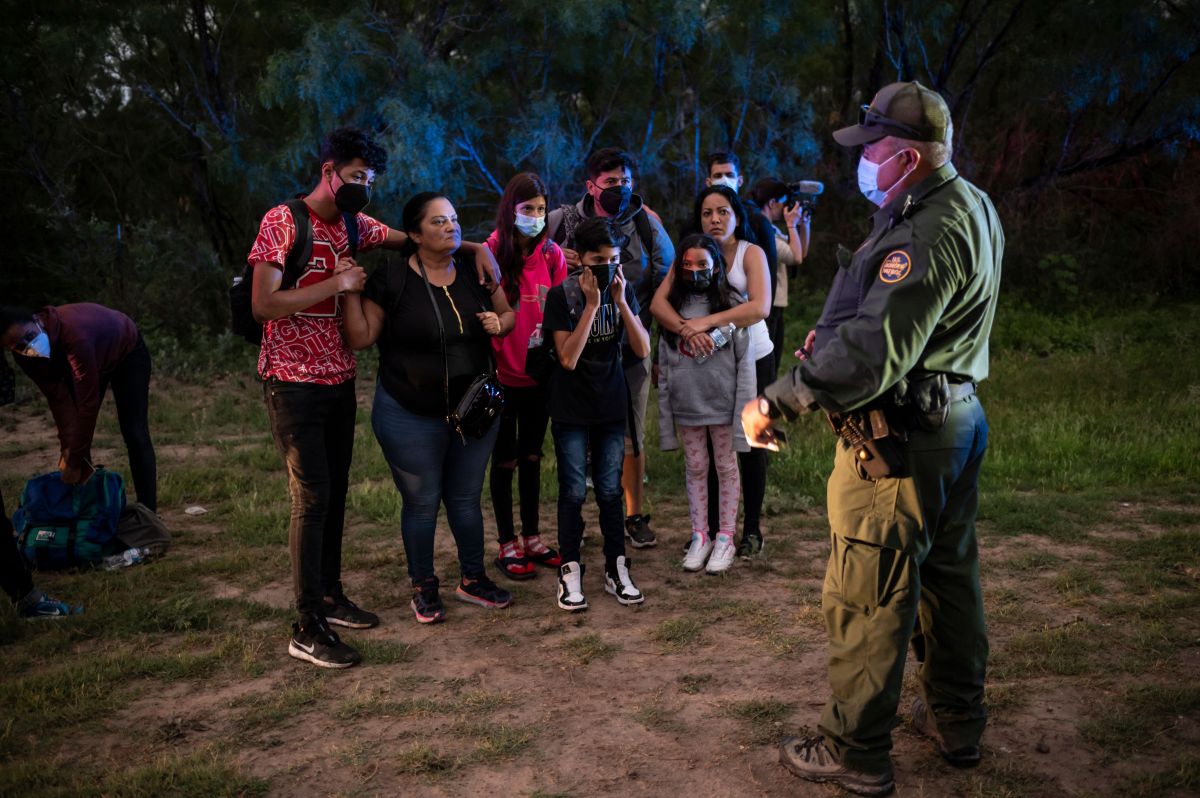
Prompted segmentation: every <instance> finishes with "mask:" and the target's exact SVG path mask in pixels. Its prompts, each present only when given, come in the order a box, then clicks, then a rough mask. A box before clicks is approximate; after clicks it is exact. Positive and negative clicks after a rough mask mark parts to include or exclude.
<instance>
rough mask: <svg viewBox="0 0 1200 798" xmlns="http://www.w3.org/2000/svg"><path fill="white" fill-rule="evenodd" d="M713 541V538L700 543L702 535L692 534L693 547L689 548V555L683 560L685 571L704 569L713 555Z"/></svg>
mask: <svg viewBox="0 0 1200 798" xmlns="http://www.w3.org/2000/svg"><path fill="white" fill-rule="evenodd" d="M713 545H714V543H713V541H712V539H711V538H709V539H708V540H706V541H704V542H703V543H701V542H700V535H698V534H697V533H695V532H693V533H692V545H690V546H688V550H687V554H686V555H685V556H684V558H683V570H685V571H699V570H700V569H701V568H703V567H704V563H705V562H707V561H708V555H710V554H712V550H713Z"/></svg>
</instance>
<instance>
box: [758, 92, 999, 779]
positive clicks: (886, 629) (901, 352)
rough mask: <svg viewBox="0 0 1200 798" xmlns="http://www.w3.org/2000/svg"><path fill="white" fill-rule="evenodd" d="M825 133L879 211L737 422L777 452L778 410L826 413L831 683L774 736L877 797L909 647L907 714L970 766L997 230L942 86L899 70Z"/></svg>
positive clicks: (889, 774) (982, 638) (790, 761)
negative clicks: (842, 149) (914, 679)
mask: <svg viewBox="0 0 1200 798" xmlns="http://www.w3.org/2000/svg"><path fill="white" fill-rule="evenodd" d="M833 135H834V139H835V140H836V141H837V142H838V143H839V144H841V145H843V146H847V147H854V146H859V145H862V146H863V154H862V159H861V161H860V163H859V167H858V183H859V188H860V190H861V191H862V192H863V194H864V195H865V196H866V197H867V198H868V199H870V200H871V201H872V202H874V203H875V204H876V205H879V206H880V208H879V210H878V211H877V212H876V213H875V214H874V216H873V218H872V221H873V229H872V230H871V234H870V235H869V236H868V237H867V240H866V241H864V242H863V244H862V245H861V246H860V247H859V248H858V250H857V251H856V252H854V253H853V254H850V253H849V252H845V251H843V253H842V254H841V257H840V258H839V265H840V268H839V270H838V273H837V276H836V278H835V280H834V283H833V287H832V289H831V291H830V294H829V296H828V298H827V300H826V303H825V308H824V311H823V312H822V315H821V319H820V321H819V322H818V325H817V327H816V329H815V330H814V331H813V332H812V333H810V334H809V340H808V341H807V342H806V349H807V351H805V352H803V354H804V356H805V357H804V362H802V363H801V364H800V365H798V366H796V367H795V368H793V369H792V370H791V372H790V373H789V374H788V375H786V376H785V377H783V378H782V379H780V380H778V381H776V382H775V383H773V384H772V385H770V386H769V387H768V388H767V389H766V391H765V392H764V395H763V396H760V397H759V398H758V399H757V400H755V401H754V402H751V403H750V404H748V405H747V406H746V408H745V409H744V410H743V413H742V422H743V425H744V427H745V429H746V437H747V439H748V440H752V441H757V442H758V444H759V445H768V446H772V445H775V444H774V439H775V433H774V430H773V428H772V425H773V424H774V422H775V421H776V420H778V419H779V418H785V419H788V420H791V419H794V418H795V417H796V416H797V415H799V414H800V413H804V412H810V411H815V410H818V409H820V410H823V411H825V412H826V413H827V414H828V415H829V419H830V422H831V424H832V426H833V427H834V430H835V432H837V433H838V435H839V441H838V443H837V451H836V454H835V457H834V467H833V473H832V474H831V475H830V477H829V485H828V504H829V508H828V509H829V523H830V528H831V531H832V535H831V542H832V546H831V551H830V555H829V563H828V567H827V570H826V574H825V584H824V589H823V595H822V611H823V614H824V616H825V623H826V627H827V630H828V634H829V681H830V686H831V688H832V696H831V697H830V699H829V701H828V703H827V704H826V706H825V709H824V712H823V713H822V715H821V721H820V724H819V727H818V728H819V731H820V732H821V734H820V735H819V736H816V737H810V738H807V739H799V738H791V739H788V740H786V741H784V743H783V745H782V747H781V751H780V761H781V762H782V763H783V764H784V765H785V766H786V767H787V768H788V769H789V770H791V771H792V772H793V773H795V774H796V775H798V776H800V777H802V778H805V779H809V780H811V781H818V782H828V783H833V784H838V785H840V786H842V787H843V788H845V789H847V790H849V791H851V792H855V793H858V794H862V795H886V794H888V793H890V792H891V791H892V789H893V788H894V778H893V771H892V765H891V757H890V753H891V748H892V738H891V730H892V728H893V727H894V726H896V725H897V724H898V722H899V721H898V720H897V719H896V710H897V706H898V704H899V701H900V688H901V680H902V677H903V674H904V660H905V655H906V649H907V647H908V643H909V641H910V640H911V641H912V643H913V648H914V650H915V651H916V652H917V656H918V659H919V660H922V667H921V671H920V693H921V697H920V698H918V699H917V701H916V703H915V704H914V705H913V723H914V725H915V727H916V728H917V730H918V731H920V732H922V733H923V734H926V735H927V736H930V737H932V738H934V739H935V741H936V742H937V744H938V746H939V749H940V751H941V754H942V756H943V757H944V758H945V759H946V760H947V761H948V762H950V763H951V764H953V765H957V766H971V765H974V764H977V763H978V761H979V756H980V754H979V740H980V737H981V736H982V734H983V729H984V725H985V723H986V713H985V711H984V706H983V683H984V669H985V666H986V662H987V654H988V644H987V633H986V630H985V628H984V619H983V598H982V595H981V592H980V586H979V556H978V549H977V544H976V538H975V515H976V510H977V508H978V481H979V470H980V466H981V464H982V461H983V455H984V451H985V449H986V448H987V438H988V427H987V421H986V420H985V418H984V414H983V407H982V406H981V405H980V403H979V400H978V398H977V397H976V396H975V386H976V384H977V383H978V382H980V381H982V380H983V379H985V378H986V377H987V375H988V336H989V334H990V333H991V329H992V319H993V317H994V314H995V309H996V298H997V293H998V288H999V284H1000V261H1001V258H1002V256H1003V252H1004V233H1003V231H1002V230H1001V227H1000V221H999V219H998V218H997V216H996V210H995V208H994V207H993V205H992V202H991V200H990V199H988V197H987V195H986V194H984V193H983V192H982V191H980V190H979V189H978V188H976V187H975V186H973V185H972V184H971V183H969V182H967V181H966V180H964V179H963V178H962V177H961V176H959V175H958V173H957V172H956V171H955V169H954V167H953V166H952V165H951V164H950V154H951V140H952V136H953V129H952V123H951V120H950V114H949V109H948V108H947V107H946V104H945V102H944V101H943V100H942V98H941V97H940V96H939V95H938V94H937V93H936V92H934V91H931V90H930V89H928V88H926V87H924V86H922V85H921V84H919V83H916V82H912V83H893V84H891V85H889V86H886V87H884V88H883V89H881V90H880V91H879V93H878V94H876V95H875V98H874V99H873V100H872V102H871V104H870V105H869V106H867V105H864V106H863V107H862V110H861V113H860V118H859V123H858V124H857V125H852V126H850V127H846V128H842V129H840V130H838V131H836V132H835V133H834V134H833Z"/></svg>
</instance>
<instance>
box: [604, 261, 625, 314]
mask: <svg viewBox="0 0 1200 798" xmlns="http://www.w3.org/2000/svg"><path fill="white" fill-rule="evenodd" d="M608 293H609V295H610V296H611V297H612V298H613V302H615V303H616V305H617V307H618V308H621V307H624V306H625V305H627V304H628V303H627V302H626V301H625V272H623V271H621V267H620V266H618V267H617V270H616V271H615V272H613V278H612V285H610V286H609V287H608Z"/></svg>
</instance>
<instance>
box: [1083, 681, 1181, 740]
mask: <svg viewBox="0 0 1200 798" xmlns="http://www.w3.org/2000/svg"><path fill="white" fill-rule="evenodd" d="M1198 712H1200V686H1196V685H1186V686H1178V685H1172V686H1166V685H1146V686H1144V687H1135V688H1133V689H1132V690H1129V691H1127V692H1126V693H1125V695H1124V697H1123V699H1122V701H1121V703H1120V705H1119V706H1118V707H1116V708H1115V709H1114V708H1113V707H1111V706H1109V707H1105V708H1104V710H1103V712H1098V713H1096V714H1095V715H1093V717H1091V718H1090V719H1088V720H1087V721H1085V722H1083V723H1081V724H1080V726H1079V733H1080V736H1082V737H1083V739H1084V740H1086V741H1087V742H1089V743H1092V744H1094V745H1098V746H1100V747H1101V748H1103V749H1104V750H1105V751H1106V752H1107V753H1109V754H1110V755H1113V756H1123V755H1126V754H1128V753H1130V752H1132V751H1137V750H1141V749H1144V748H1148V747H1150V746H1152V745H1156V744H1157V743H1158V739H1159V738H1160V737H1161V735H1163V734H1164V733H1166V732H1167V731H1168V730H1169V729H1171V728H1172V727H1173V726H1175V725H1176V723H1177V718H1178V717H1179V716H1181V715H1195V714H1197V713H1198Z"/></svg>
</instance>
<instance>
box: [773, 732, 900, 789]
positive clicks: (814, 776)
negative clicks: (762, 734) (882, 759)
mask: <svg viewBox="0 0 1200 798" xmlns="http://www.w3.org/2000/svg"><path fill="white" fill-rule="evenodd" d="M779 762H780V764H782V765H783V766H784V767H785V768H787V769H788V770H790V771H791V772H792V773H794V774H796V775H797V776H799V777H800V778H802V779H807V780H808V781H815V782H817V783H818V784H836V785H837V786H839V787H841V788H842V789H843V790H846V791H847V792H852V793H854V794H855V795H890V794H891V792H892V790H894V789H896V780H895V777H894V776H893V775H892V766H891V765H888V766H887V770H885V771H883V772H882V773H867V772H865V771H861V770H854V769H853V768H848V767H846V766H845V765H843V764H842V763H841V762H840V761H838V758H837V754H835V753H834V752H833V750H832V749H831V748H830V747H829V746H828V745H826V744H825V738H824V737H822V736H817V737H806V738H804V739H801V738H799V737H789V738H787V739H786V740H784V741H783V742H782V743H780V745H779Z"/></svg>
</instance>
